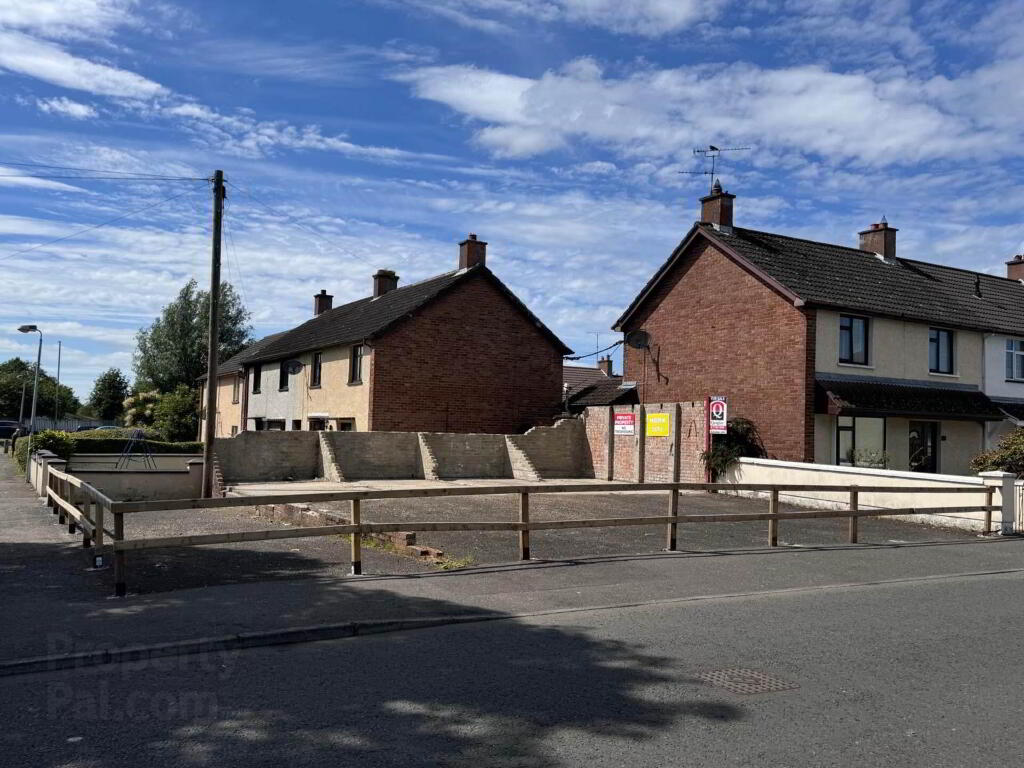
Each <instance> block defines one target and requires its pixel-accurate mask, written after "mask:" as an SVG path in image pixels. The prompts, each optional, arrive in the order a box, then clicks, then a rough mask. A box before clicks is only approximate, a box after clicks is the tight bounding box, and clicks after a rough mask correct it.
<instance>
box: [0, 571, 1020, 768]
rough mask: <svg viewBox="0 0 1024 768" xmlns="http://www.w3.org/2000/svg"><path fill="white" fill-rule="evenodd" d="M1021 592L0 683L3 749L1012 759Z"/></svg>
mask: <svg viewBox="0 0 1024 768" xmlns="http://www.w3.org/2000/svg"><path fill="white" fill-rule="evenodd" d="M1022 586H1024V575H1022V574H1020V573H1012V574H1004V575H989V576H973V577H960V578H951V579H945V580H941V581H934V580H921V581H905V582H902V583H898V584H882V585H874V586H863V587H834V588H829V589H824V590H813V591H797V592H792V591H789V592H777V593H765V594H761V595H758V596H753V597H744V598H723V599H717V600H702V601H694V602H681V603H668V604H664V605H656V606H646V607H638V608H626V609H605V610H592V611H583V612H577V613H571V614H563V615H553V616H541V617H534V618H520V619H508V620H500V621H496V622H490V623H486V624H477V625H464V626H452V627H443V628H437V629H430V630H420V631H415V632H406V633H398V634H393V635H382V636H376V637H366V638H355V639H350V640H339V641H331V642H321V643H313V644H307V645H299V646H290V647H285V648H275V649H260V650H250V651H241V652H237V653H230V654H225V655H223V656H219V655H218V656H211V657H208V658H207V657H188V658H185V659H177V660H163V661H162V662H149V663H145V664H143V663H140V664H136V665H133V666H122V667H119V668H116V669H107V670H84V671H79V672H76V673H65V674H60V673H46V674H37V675H29V676H22V677H14V678H7V679H0V717H2V718H3V720H4V723H5V727H4V729H3V730H2V731H0V755H2V756H3V758H2V761H3V764H4V765H11V766H29V765H31V766H53V767H54V768H56V766H62V767H66V768H71V767H78V766H81V768H97V767H100V766H138V765H146V766H148V767H149V768H156V767H157V766H182V765H203V766H206V765H209V766H263V765H267V766H271V765H273V766H281V765H288V766H328V765H329V766H361V767H362V766H404V767H405V768H410V767H412V766H424V767H425V766H517V767H522V768H540V767H541V766H616V767H618V766H622V765H631V766H676V765H693V766H697V765H700V766H895V765H899V766H908V767H914V766H920V767H921V768H925V767H927V768H940V767H942V766H950V767H952V766H958V767H959V766H1014V765H1020V764H1022V761H1024V742H1022V740H1021V739H1019V738H1018V732H1019V727H1020V719H1021V715H1022V711H1021V701H1022V699H1021V695H1020V691H1021V690H1022V684H1024V672H1022V670H1021V667H1020V665H1019V664H1017V663H1016V662H1017V656H1018V655H1019V654H1018V653H1017V643H1018V642H1019V638H1020V637H1021V636H1022V634H1024V632H1022V630H1024V617H1022V611H1021V607H1020V606H1021V603H1020V594H1021V588H1022ZM1002 649H1007V650H1008V651H1009V653H1006V654H1002V653H1000V651H1001V650H1002ZM731 668H742V669H749V670H754V671H757V672H761V673H764V674H767V675H769V676H771V677H773V678H777V679H778V680H780V681H783V682H784V683H787V684H790V685H793V686H798V687H795V688H792V689H790V690H783V691H779V692H769V693H760V694H753V695H743V694H738V693H733V692H730V691H728V690H724V689H722V688H719V687H715V686H713V685H709V684H708V683H706V682H704V681H703V680H702V679H701V678H700V677H699V675H702V674H704V673H707V672H710V671H714V670H720V669H731Z"/></svg>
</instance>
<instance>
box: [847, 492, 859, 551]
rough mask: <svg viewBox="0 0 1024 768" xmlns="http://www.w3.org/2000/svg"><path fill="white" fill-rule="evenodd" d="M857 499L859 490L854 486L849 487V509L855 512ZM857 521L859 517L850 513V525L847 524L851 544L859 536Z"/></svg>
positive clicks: (857, 505) (857, 504)
mask: <svg viewBox="0 0 1024 768" xmlns="http://www.w3.org/2000/svg"><path fill="white" fill-rule="evenodd" d="M859 501H860V492H859V491H858V490H857V489H856V488H851V489H850V511H851V512H856V511H857V509H858V507H859ZM859 522H860V518H859V517H857V516H856V515H850V526H849V528H850V531H849V533H850V543H851V544H856V543H857V540H858V539H859V537H860V531H859V525H858V524H859Z"/></svg>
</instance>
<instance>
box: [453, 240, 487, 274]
mask: <svg viewBox="0 0 1024 768" xmlns="http://www.w3.org/2000/svg"><path fill="white" fill-rule="evenodd" d="M486 263H487V243H485V242H484V241H483V240H477V238H476V235H475V234H473V233H472V232H470V233H469V236H468V237H467V238H466V239H465V240H463V241H462V242H461V243H459V269H467V268H468V267H475V266H476V265H477V264H481V265H483V264H486Z"/></svg>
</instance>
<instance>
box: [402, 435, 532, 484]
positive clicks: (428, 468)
mask: <svg viewBox="0 0 1024 768" xmlns="http://www.w3.org/2000/svg"><path fill="white" fill-rule="evenodd" d="M419 441H420V449H421V453H422V456H423V476H424V477H425V478H427V479H428V480H448V479H454V478H460V477H512V476H513V475H512V462H511V460H510V459H509V452H508V446H507V445H506V442H505V435H487V434H457V433H451V432H420V433H419Z"/></svg>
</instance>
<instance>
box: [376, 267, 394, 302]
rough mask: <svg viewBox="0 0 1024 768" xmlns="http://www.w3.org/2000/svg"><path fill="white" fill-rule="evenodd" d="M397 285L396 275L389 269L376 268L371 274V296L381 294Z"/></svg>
mask: <svg viewBox="0 0 1024 768" xmlns="http://www.w3.org/2000/svg"><path fill="white" fill-rule="evenodd" d="M397 287H398V275H396V274H395V273H394V272H393V271H392V270H390V269H378V270H377V271H376V272H375V273H374V274H373V298H375V299H376V298H378V297H379V296H383V295H384V294H385V293H388V292H389V291H393V290H395V288H397Z"/></svg>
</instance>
